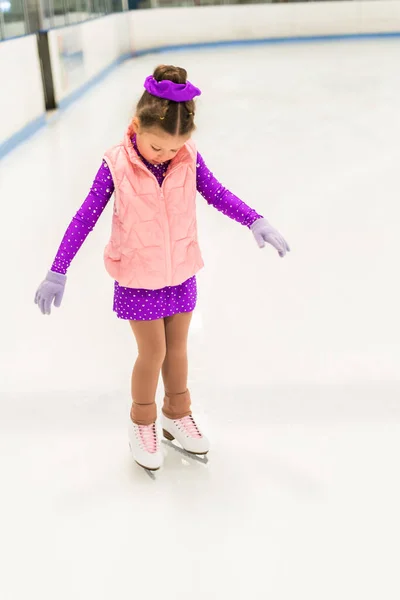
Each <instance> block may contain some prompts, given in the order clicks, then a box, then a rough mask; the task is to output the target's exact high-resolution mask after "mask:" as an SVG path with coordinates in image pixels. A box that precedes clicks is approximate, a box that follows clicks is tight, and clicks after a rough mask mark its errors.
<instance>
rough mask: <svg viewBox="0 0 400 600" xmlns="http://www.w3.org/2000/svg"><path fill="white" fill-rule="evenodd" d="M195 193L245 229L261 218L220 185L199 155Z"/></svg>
mask: <svg viewBox="0 0 400 600" xmlns="http://www.w3.org/2000/svg"><path fill="white" fill-rule="evenodd" d="M197 191H198V192H199V193H200V194H201V195H202V196H203V198H205V200H207V202H208V204H211V205H212V206H214V207H215V208H216V209H217V210H219V211H220V212H222V213H223V214H224V215H227V216H228V217H229V218H230V219H233V220H234V221H237V222H238V223H241V224H242V225H245V226H246V227H251V225H253V223H254V221H257V219H260V218H261V215H259V214H258V213H257V212H256V211H255V210H253V209H252V208H250V206H247V204H245V203H244V202H242V200H240V198H238V197H237V196H235V195H234V194H232V192H230V191H229V190H227V189H226V188H224V187H223V186H222V185H221V184H220V182H219V181H218V180H217V179H216V178H215V177H214V175H213V174H212V173H211V171H209V169H208V168H207V166H206V164H205V162H204V160H203V158H202V156H201V155H200V154H199V153H198V154H197Z"/></svg>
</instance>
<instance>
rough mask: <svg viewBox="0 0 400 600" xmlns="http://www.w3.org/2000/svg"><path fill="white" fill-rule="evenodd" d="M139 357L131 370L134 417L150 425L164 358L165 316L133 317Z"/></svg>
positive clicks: (135, 419) (132, 415)
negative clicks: (136, 319) (151, 317)
mask: <svg viewBox="0 0 400 600" xmlns="http://www.w3.org/2000/svg"><path fill="white" fill-rule="evenodd" d="M130 325H131V328H132V331H133V333H134V335H135V338H136V342H137V347H138V357H137V360H136V363H135V366H134V368H133V372H132V409H131V419H132V421H133V422H134V423H136V424H137V425H150V424H151V423H154V422H155V421H156V419H157V407H156V401H155V397H156V391H157V384H158V379H159V376H160V370H161V367H162V364H163V362H164V358H165V351H166V350H165V348H166V344H165V327H164V320H163V319H158V320H156V321H130Z"/></svg>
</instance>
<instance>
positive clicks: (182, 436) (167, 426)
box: [161, 414, 210, 454]
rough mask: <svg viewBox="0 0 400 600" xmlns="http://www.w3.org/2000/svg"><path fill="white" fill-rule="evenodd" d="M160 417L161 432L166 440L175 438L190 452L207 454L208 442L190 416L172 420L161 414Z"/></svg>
mask: <svg viewBox="0 0 400 600" xmlns="http://www.w3.org/2000/svg"><path fill="white" fill-rule="evenodd" d="M161 418H162V427H163V434H164V437H165V438H166V439H167V440H169V441H172V440H174V439H175V440H176V441H177V442H179V443H180V445H181V446H182V448H183V449H184V450H186V452H189V453H190V454H207V452H208V451H209V449H210V443H209V441H208V439H207V438H206V437H205V436H204V435H203V434H202V433H201V432H200V430H199V428H198V426H197V425H196V422H195V420H194V419H193V417H192V416H189V417H183V419H175V420H172V419H168V417H166V416H165V415H164V414H163V415H162V417H161Z"/></svg>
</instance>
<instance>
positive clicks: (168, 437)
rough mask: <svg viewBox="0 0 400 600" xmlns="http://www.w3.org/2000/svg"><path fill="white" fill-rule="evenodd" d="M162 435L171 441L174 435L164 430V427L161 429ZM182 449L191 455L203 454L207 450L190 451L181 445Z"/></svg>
mask: <svg viewBox="0 0 400 600" xmlns="http://www.w3.org/2000/svg"><path fill="white" fill-rule="evenodd" d="M163 435H164V437H165V439H166V440H168V441H169V442H173V441H174V439H175V438H174V436H173V435H171V434H170V432H169V431H166V430H165V429H163ZM178 443H179V442H178ZM171 446H173V444H171ZM174 447H175V446H174ZM182 449H183V450H184V451H185V452H187V453H188V454H191V455H192V456H205V455H206V454H208V450H207V452H190V450H186V448H183V446H182Z"/></svg>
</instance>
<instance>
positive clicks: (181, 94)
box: [144, 75, 201, 102]
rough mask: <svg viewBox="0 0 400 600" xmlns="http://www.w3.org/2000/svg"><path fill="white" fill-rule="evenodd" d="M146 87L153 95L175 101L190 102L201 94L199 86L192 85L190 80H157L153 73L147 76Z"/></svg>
mask: <svg viewBox="0 0 400 600" xmlns="http://www.w3.org/2000/svg"><path fill="white" fill-rule="evenodd" d="M144 87H145V90H146V91H147V92H149V94H151V95H152V96H157V98H164V99H165V100H172V101H173V102H188V101H189V100H193V98H195V97H196V96H200V94H201V91H200V90H199V88H197V87H195V86H194V85H192V84H191V83H190V81H187V82H186V83H174V82H173V81H170V80H169V79H163V80H162V81H157V80H156V79H154V77H153V76H152V75H149V77H146V81H145V82H144Z"/></svg>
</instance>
